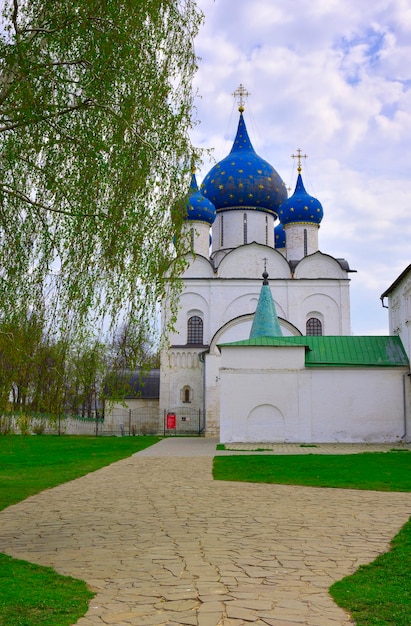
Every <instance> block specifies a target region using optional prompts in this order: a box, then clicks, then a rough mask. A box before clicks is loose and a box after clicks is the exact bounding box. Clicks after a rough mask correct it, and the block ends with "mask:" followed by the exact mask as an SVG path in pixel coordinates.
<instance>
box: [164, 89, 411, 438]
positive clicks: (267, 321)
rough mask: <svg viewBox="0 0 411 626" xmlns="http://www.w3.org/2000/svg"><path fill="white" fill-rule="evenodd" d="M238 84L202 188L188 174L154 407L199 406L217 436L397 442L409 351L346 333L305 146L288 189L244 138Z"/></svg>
mask: <svg viewBox="0 0 411 626" xmlns="http://www.w3.org/2000/svg"><path fill="white" fill-rule="evenodd" d="M243 94H244V90H243V88H242V86H240V89H239V90H238V92H237V95H239V96H240V101H239V120H238V128H237V133H236V136H235V138H234V142H233V146H232V149H231V151H230V153H229V154H228V155H227V156H226V157H225V158H224V159H223V160H221V161H220V162H219V163H217V164H216V165H214V167H213V168H212V169H211V170H210V172H209V173H208V174H207V175H206V176H205V178H204V180H203V182H202V184H201V186H200V187H199V186H198V183H197V180H196V176H195V174H193V175H192V181H191V188H190V194H189V197H188V202H187V205H186V207H185V209H186V217H185V223H184V229H185V234H186V236H187V237H188V238H189V241H190V242H191V250H192V253H191V254H190V255H189V257H188V265H187V268H186V270H185V271H184V273H183V275H182V276H181V280H182V291H181V295H180V300H179V305H178V310H177V311H176V312H175V313H176V322H175V324H174V329H173V330H172V331H171V332H170V334H169V335H168V345H167V348H165V349H164V350H163V351H162V353H161V366H160V397H159V408H160V413H164V414H166V413H167V414H170V415H173V416H174V417H175V419H177V420H179V419H187V418H186V414H189V410H190V411H193V412H199V413H201V414H202V415H203V416H204V417H203V419H204V434H205V435H206V436H214V437H215V436H218V437H219V438H220V441H221V442H223V443H227V442H300V443H314V442H333V441H335V442H384V441H390V442H391V441H392V442H395V441H407V440H408V439H409V436H410V435H411V424H409V423H408V422H409V420H410V407H411V401H410V398H411V390H410V387H411V386H410V377H409V371H410V370H409V355H408V356H407V353H406V351H405V350H404V347H403V344H402V342H401V339H400V337H399V336H394V335H389V336H386V337H378V336H376V337H354V336H352V335H351V330H350V274H351V272H352V271H353V270H351V269H350V266H349V264H348V262H347V261H346V260H345V259H341V258H335V257H334V256H333V255H332V254H330V253H328V252H323V251H320V248H319V229H320V224H321V222H322V220H323V218H324V211H323V207H322V205H321V202H320V201H319V200H318V199H317V198H314V197H312V196H311V195H309V194H308V193H307V191H306V189H305V187H304V181H303V171H302V165H301V162H302V158H303V155H302V154H301V151H297V155H295V156H296V158H297V159H298V167H297V171H298V176H297V181H296V186H295V190H294V192H293V193H292V194H291V195H290V197H287V196H288V194H287V190H286V187H285V184H284V182H283V181H282V179H281V177H280V175H279V174H278V172H277V171H276V170H275V169H274V167H273V166H272V165H270V164H269V163H268V162H267V161H265V160H264V159H262V158H261V157H260V156H259V155H258V154H257V153H256V152H255V150H254V148H253V145H252V143H251V141H250V138H249V135H248V132H247V127H246V120H245V116H244V99H243ZM325 217H326V216H325ZM162 311H163V323H164V325H165V324H166V322H167V319H166V313H167V311H168V306H167V303H164V306H163V308H162ZM183 414H185V415H183ZM171 426H172V425H171Z"/></svg>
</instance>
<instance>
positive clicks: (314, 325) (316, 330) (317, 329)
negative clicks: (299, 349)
mask: <svg viewBox="0 0 411 626" xmlns="http://www.w3.org/2000/svg"><path fill="white" fill-rule="evenodd" d="M322 334H323V325H322V324H321V320H319V319H318V318H317V317H310V319H309V320H307V324H306V335H307V337H321V335H322Z"/></svg>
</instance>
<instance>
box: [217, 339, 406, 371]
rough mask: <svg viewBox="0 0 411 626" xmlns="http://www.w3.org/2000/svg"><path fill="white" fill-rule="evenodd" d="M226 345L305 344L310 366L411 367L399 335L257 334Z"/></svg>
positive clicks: (288, 345)
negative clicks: (261, 335)
mask: <svg viewBox="0 0 411 626" xmlns="http://www.w3.org/2000/svg"><path fill="white" fill-rule="evenodd" d="M225 346H267V347H284V346H287V347H297V346H304V347H305V348H306V351H305V365H306V367H407V366H409V361H408V357H407V355H406V353H405V350H404V348H403V345H402V343H401V339H400V338H399V337H397V336H375V337H371V336H362V337H346V336H342V337H340V336H322V337H302V336H299V337H256V338H255V339H244V340H243V341H235V342H232V343H222V344H219V346H218V347H219V348H220V347H225Z"/></svg>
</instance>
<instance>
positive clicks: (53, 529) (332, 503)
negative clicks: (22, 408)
mask: <svg viewBox="0 0 411 626" xmlns="http://www.w3.org/2000/svg"><path fill="white" fill-rule="evenodd" d="M367 449H370V448H369V447H367ZM287 450H288V451H290V449H289V448H286V450H285V451H287ZM306 450H307V449H301V448H300V452H301V453H305V451H306ZM335 450H337V448H335ZM294 451H295V449H294ZM313 451H314V449H311V452H313ZM316 451H317V452H319V453H321V452H324V447H323V446H321V447H320V448H319V449H318V450H316ZM338 451H341V447H338ZM353 451H360V449H359V448H358V447H357V448H355V450H353ZM274 452H275V451H274ZM282 453H284V449H283V452H282ZM214 454H215V441H210V440H207V439H206V440H204V439H203V440H196V439H194V440H192V439H186V440H184V441H183V440H179V441H173V440H164V441H161V442H160V443H159V444H157V445H156V446H153V447H152V448H150V449H147V450H145V451H143V452H141V453H139V454H137V455H135V456H133V457H131V458H129V459H126V460H124V461H120V462H118V463H114V464H112V465H110V466H108V467H106V468H103V469H101V470H99V471H97V472H94V473H92V474H88V475H87V476H84V477H83V478H80V479H77V480H75V481H72V482H70V483H66V484H64V485H61V486H59V487H56V488H54V489H51V490H49V491H45V492H42V493H40V494H38V495H36V496H33V497H31V498H28V499H27V500H25V501H24V502H21V503H19V504H17V505H14V506H11V507H9V508H8V509H6V510H4V511H3V512H1V513H0V551H2V552H6V553H8V554H10V555H12V556H14V557H17V558H22V559H25V560H28V561H31V562H35V563H40V564H42V565H49V566H52V567H54V568H55V569H56V570H57V571H58V572H60V573H62V574H66V575H71V576H75V577H78V578H82V579H84V580H86V581H87V582H88V583H89V585H90V586H91V588H92V589H93V590H95V591H96V592H97V595H96V597H95V598H94V600H93V601H92V602H91V604H90V608H89V611H88V613H87V615H86V616H85V617H84V618H81V619H80V620H79V621H78V622H77V624H78V626H100V625H103V624H112V625H113V624H114V625H115V626H130V625H135V626H145V625H151V626H166V625H169V626H171V625H173V626H176V625H179V626H183V625H187V626H190V625H192V626H241V625H248V626H249V625H250V624H254V625H256V626H293V625H297V624H306V625H308V626H336V625H339V626H348V625H349V624H351V623H352V622H351V620H350V618H349V616H347V615H346V613H345V612H344V611H343V610H342V609H340V608H339V607H337V606H336V605H335V604H334V603H333V601H332V600H331V597H330V596H329V595H328V587H329V586H330V584H331V583H332V582H334V581H335V580H338V579H340V578H342V577H343V576H345V575H346V574H349V573H352V572H353V571H354V570H355V569H357V567H358V566H359V565H360V564H361V563H367V562H369V561H372V560H373V559H374V558H375V557H376V556H377V555H378V554H379V553H381V552H383V551H385V550H387V549H388V545H389V541H390V539H391V538H392V537H393V536H394V535H395V534H396V533H397V532H398V530H399V529H400V527H401V526H402V525H403V524H404V523H405V522H406V521H407V519H408V517H409V516H410V515H411V494H400V493H380V492H364V491H354V490H338V489H313V488H307V487H293V486H291V487H290V486H284V485H260V484H248V483H246V484H245V483H228V482H221V481H215V482H214V481H213V480H212V477H211V468H212V456H213V455H214ZM219 454H226V453H224V452H221V453H219Z"/></svg>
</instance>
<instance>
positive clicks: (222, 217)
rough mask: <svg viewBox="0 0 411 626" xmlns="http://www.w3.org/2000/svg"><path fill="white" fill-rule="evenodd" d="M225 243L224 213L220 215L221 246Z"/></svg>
mask: <svg viewBox="0 0 411 626" xmlns="http://www.w3.org/2000/svg"><path fill="white" fill-rule="evenodd" d="M223 245H224V215H222V216H221V217H220V246H221V248H222V247H223Z"/></svg>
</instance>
